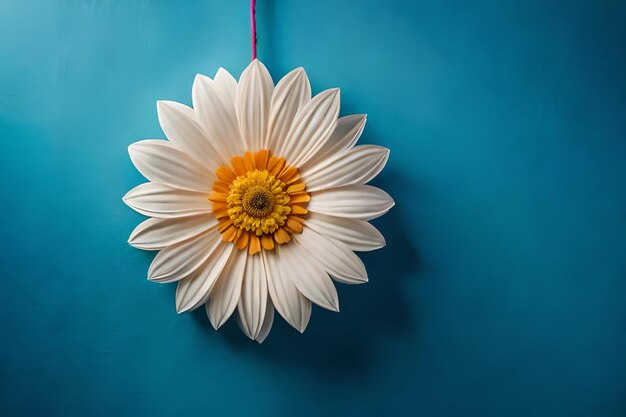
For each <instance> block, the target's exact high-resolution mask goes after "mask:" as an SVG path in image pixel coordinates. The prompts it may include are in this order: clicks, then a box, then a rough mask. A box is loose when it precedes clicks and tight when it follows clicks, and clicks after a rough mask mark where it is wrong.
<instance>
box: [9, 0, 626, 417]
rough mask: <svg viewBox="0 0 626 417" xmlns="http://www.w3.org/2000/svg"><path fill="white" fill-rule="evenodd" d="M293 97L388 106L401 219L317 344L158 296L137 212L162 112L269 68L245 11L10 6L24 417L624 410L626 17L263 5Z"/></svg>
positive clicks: (13, 345) (17, 401)
mask: <svg viewBox="0 0 626 417" xmlns="http://www.w3.org/2000/svg"><path fill="white" fill-rule="evenodd" d="M258 26H259V27H258V30H259V56H260V58H261V59H262V60H263V61H264V62H265V63H266V64H267V66H268V68H269V69H270V71H271V72H272V74H273V75H274V79H275V80H277V79H278V78H279V77H281V76H282V75H284V74H285V73H286V72H287V71H289V70H290V69H292V68H294V67H296V66H303V67H305V68H306V70H307V72H308V74H309V77H310V79H311V82H312V85H313V88H314V90H315V91H321V90H323V89H326V88H330V87H336V86H337V87H341V88H342V113H343V114H350V113H368V114H369V119H368V125H367V128H366V131H365V134H364V136H363V142H365V143H376V144H379V145H383V146H386V147H388V148H390V149H391V159H390V162H389V164H388V166H387V168H386V170H385V171H384V173H383V174H382V175H381V176H380V178H379V179H377V180H376V184H377V185H380V186H382V187H383V188H385V189H387V190H388V191H389V192H390V194H391V195H393V196H394V198H395V200H396V202H397V206H396V207H395V208H394V209H393V210H392V212H391V213H390V214H389V215H388V216H386V217H384V218H382V219H379V220H378V221H376V222H375V224H376V225H377V226H379V227H380V229H381V230H382V231H383V232H384V234H385V235H386V237H387V239H388V246H387V247H386V248H385V249H383V250H381V251H378V252H375V253H368V254H366V255H364V256H363V258H364V260H365V263H366V265H367V267H368V269H369V272H370V279H371V281H370V283H369V284H367V285H363V286H357V287H346V286H341V287H340V297H341V305H342V312H341V313H340V314H334V313H330V312H326V311H322V310H320V309H315V310H314V313H313V317H312V320H311V323H310V325H309V328H308V330H307V331H306V333H305V334H304V335H300V334H298V333H297V332H295V331H294V330H292V329H290V328H289V326H288V325H286V324H285V323H284V322H283V321H282V320H277V321H276V323H275V326H274V330H273V331H272V333H271V334H270V337H269V338H268V340H267V341H266V343H265V344H263V345H261V346H259V345H257V344H256V343H253V342H249V341H248V340H247V339H245V337H244V336H243V335H242V334H241V333H240V332H239V330H238V329H237V328H236V326H235V325H234V323H229V324H228V325H227V326H226V328H224V329H222V330H220V331H219V332H215V331H213V330H212V328H211V327H210V325H209V323H208V320H207V319H206V317H205V316H204V312H203V311H202V310H200V311H196V312H194V313H190V314H184V315H176V313H175V310H174V286H173V285H157V284H154V283H150V282H148V281H147V280H146V279H145V276H146V270H147V268H148V265H149V263H150V260H151V257H152V254H151V253H145V252H142V251H138V250H135V249H133V248H131V247H129V246H128V245H127V243H126V240H127V237H128V235H129V233H130V232H131V230H132V229H133V228H134V226H135V225H136V224H138V223H139V222H140V221H141V216H139V215H137V214H135V213H134V212H132V211H131V210H130V209H128V208H127V207H126V206H124V205H123V204H122V201H121V197H122V195H123V194H124V193H125V192H126V191H128V190H129V189H130V188H132V187H133V186H135V185H136V184H139V183H140V182H142V181H143V180H142V178H141V176H140V175H139V174H138V173H137V171H136V170H135V169H134V168H133V166H132V165H131V163H130V160H129V158H128V155H127V151H126V147H127V146H128V145H129V144H130V143H131V142H134V141H136V140H139V139H143V138H152V137H162V134H161V132H160V129H159V125H158V121H157V117H156V107H155V101H156V100H158V99H172V100H179V101H182V102H185V103H189V102H190V96H191V85H192V81H193V78H194V76H195V74H196V73H197V72H202V73H206V74H208V75H211V76H212V75H213V74H214V73H215V71H216V70H217V68H218V67H219V66H224V67H226V68H227V69H229V70H230V71H231V72H232V73H233V74H236V75H238V74H239V73H240V72H241V70H242V69H243V68H244V67H245V66H246V65H247V63H248V62H249V54H250V45H249V20H248V4H247V1H243V0H240V1H210V0H198V1H185V2H174V1H164V0H163V1H148V0H145V1H139V0H137V1H121V0H120V1H87V0H85V1H79V0H74V1H52V0H51V1H44V0H40V1H32V2H31V1H19V0H8V1H7V0H5V1H3V2H2V6H1V8H0V138H1V145H0V149H1V154H0V207H1V213H2V216H1V217H2V220H1V230H0V232H1V234H0V236H1V239H2V250H1V252H0V274H1V278H0V317H1V320H2V321H1V324H0V338H1V341H0V414H2V415H7V416H8V415H11V416H21V415H24V416H27V415H30V416H42V415H46V416H72V415H102V416H112V415H116V416H122V415H129V416H137V415H151V416H167V415H170V416H173V415H250V416H262V415H278V416H282V415H285V416H287V415H308V414H310V415H342V416H381V415H419V416H474V415H475V416H599V417H601V416H624V415H626V355H625V351H626V350H625V349H626V303H625V302H624V300H625V296H626V245H625V237H626V187H625V178H626V162H625V160H626V82H625V78H624V75H625V74H626V47H625V41H626V5H625V3H624V2H620V1H608V0H604V1H596V0H590V1H508V2H505V1H502V2H498V1H467V2H454V1H438V2H433V1H399V0H385V1H373V0H370V1H358V2H357V1H336V0H318V1H309V2H304V1H297V0H283V1H278V0H277V1H270V0H265V1H262V0H259V3H258Z"/></svg>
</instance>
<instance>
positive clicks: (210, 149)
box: [157, 101, 221, 170]
mask: <svg viewBox="0 0 626 417" xmlns="http://www.w3.org/2000/svg"><path fill="white" fill-rule="evenodd" d="M157 113H158V115H159V123H161V129H163V132H165V136H167V138H168V139H169V141H170V142H172V143H173V144H174V145H176V146H177V147H178V148H179V149H180V150H182V151H183V152H185V153H186V154H188V155H189V156H191V157H192V158H194V159H195V160H196V161H198V162H200V164H202V165H203V166H205V167H208V168H209V169H210V170H215V169H216V168H217V167H218V166H219V165H220V164H221V160H220V158H219V157H218V155H219V154H218V151H217V149H216V147H215V146H214V144H213V143H212V142H211V141H210V140H209V138H208V137H207V134H206V132H205V131H204V130H203V129H202V127H200V125H199V124H198V122H197V121H196V115H195V113H194V111H193V109H191V108H189V107H187V106H185V105H184V104H180V103H177V102H175V101H158V102H157Z"/></svg>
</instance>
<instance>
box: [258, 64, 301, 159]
mask: <svg viewBox="0 0 626 417" xmlns="http://www.w3.org/2000/svg"><path fill="white" fill-rule="evenodd" d="M310 100H311V85H310V83H309V79H308V77H307V76H306V72H305V71H304V69H303V68H296V69H294V70H293V71H291V72H290V73H289V74H287V75H285V76H284V77H283V78H282V79H281V80H280V81H279V82H278V84H276V88H275V89H274V93H273V94H272V104H271V106H270V120H269V129H268V132H267V141H266V142H265V146H264V148H266V149H270V150H272V151H273V152H274V153H275V154H276V155H283V154H284V152H285V147H284V146H283V145H284V144H285V138H286V137H287V132H288V131H289V128H290V127H291V124H292V122H293V119H294V117H295V116H296V114H297V112H298V110H299V109H300V108H301V107H302V106H303V105H304V104H306V103H308V102H309V101H310Z"/></svg>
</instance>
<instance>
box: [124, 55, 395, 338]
mask: <svg viewBox="0 0 626 417" xmlns="http://www.w3.org/2000/svg"><path fill="white" fill-rule="evenodd" d="M192 101H193V108H190V107H187V106H185V105H183V104H180V103H176V102H172V101H159V102H158V103H157V111H158V116H159V122H160V124H161V128H162V129H163V132H164V133H165V135H166V136H167V139H168V141H164V140H143V141H140V142H136V143H134V144H132V145H130V146H129V148H128V150H129V153H130V158H131V160H132V162H133V163H134V165H135V167H137V169H138V170H139V172H141V174H143V176H145V177H146V178H147V179H148V180H149V181H150V182H148V183H145V184H141V185H139V186H137V187H136V188H134V189H133V190H131V191H130V192H128V194H126V195H125V196H124V201H125V202H126V204H127V205H128V206H130V207H131V208H132V209H134V210H136V211H137V212H139V213H141V214H144V215H146V216H149V217H151V218H150V219H148V220H146V221H144V222H143V223H141V224H140V225H139V226H137V228H136V229H135V230H134V231H133V232H132V234H131V235H130V238H129V243H130V244H131V245H132V246H134V247H136V248H139V249H144V250H160V252H159V253H158V254H157V255H156V257H155V258H154V261H153V262H152V265H151V266H150V268H149V271H148V279H150V280H152V281H155V282H159V283H167V282H174V281H177V282H178V287H177V289H176V310H177V311H178V312H179V313H181V312H184V311H188V310H193V309H195V308H198V307H200V306H202V305H206V311H207V314H208V317H209V320H210V321H211V324H212V325H213V327H215V328H216V329H217V328H219V327H220V326H221V325H222V324H224V322H225V321H226V320H228V318H229V317H230V316H231V315H232V314H233V312H234V311H235V309H236V310H237V316H238V323H239V326H240V328H241V329H242V330H243V332H244V333H245V334H246V335H247V336H248V337H249V338H251V339H254V340H257V341H259V342H262V341H263V340H264V339H265V337H266V336H267V334H268V332H269V330H270V328H271V326H272V321H273V317H274V309H276V310H277V311H278V312H279V313H280V315H281V316H282V317H284V319H285V320H286V321H287V322H289V324H291V325H292V326H293V327H295V328H296V329H297V330H299V331H300V332H302V331H304V329H305V328H306V326H307V324H308V322H309V318H310V315H311V303H312V302H313V303H315V304H317V305H319V306H321V307H324V308H327V309H329V310H333V311H338V310H339V302H338V299H337V291H336V289H335V286H334V284H333V281H332V279H331V277H332V278H334V279H335V280H336V281H338V282H342V283H347V284H359V283H363V282H367V279H368V278H367V273H366V271H365V267H364V265H363V263H362V262H361V260H360V259H359V258H358V257H357V256H356V254H355V253H354V252H353V251H369V250H373V249H378V248H380V247H382V246H384V245H385V240H384V238H383V236H382V235H381V234H380V232H379V231H378V230H376V228H374V227H373V226H372V225H370V224H369V223H368V222H367V221H368V220H371V219H374V218H376V217H379V216H381V215H383V214H384V213H386V212H387V211H388V210H389V209H390V208H391V207H392V206H393V204H394V203H393V200H392V199H391V197H389V195H388V194H386V193H385V192H384V191H382V190H380V189H378V188H375V187H372V186H369V185H364V184H365V183H367V182H368V181H370V180H371V179H372V178H373V177H375V176H376V175H377V174H378V173H379V172H380V171H381V170H382V169H383V167H384V166H385V163H386V162H387V157H388V155H389V151H388V150H387V149H385V148H382V147H379V146H372V145H364V146H354V145H355V142H356V141H357V140H358V138H359V136H360V135H361V132H362V130H363V127H364V125H365V116H363V115H352V116H346V117H342V118H339V119H338V115H339V90H338V89H331V90H326V91H324V92H322V93H320V94H318V95H316V96H315V97H313V98H311V87H310V85H309V80H308V78H307V76H306V73H305V72H304V70H303V69H302V68H298V69H295V70H293V71H291V72H290V73H289V74H287V75H286V76H285V77H284V78H283V79H281V80H280V82H279V83H278V84H277V85H276V86H275V87H274V84H273V82H272V78H271V77H270V74H269V73H268V71H267V69H266V68H265V66H264V65H263V64H262V63H261V62H260V61H258V60H254V61H253V62H252V63H251V64H250V65H249V66H248V67H247V68H246V70H245V71H244V72H243V74H242V75H241V78H240V79H239V83H237V81H236V80H235V79H234V78H233V77H232V76H231V75H230V74H229V73H228V72H227V71H225V70H224V69H222V68H220V69H219V71H218V72H217V74H216V76H215V78H214V79H210V78H208V77H205V76H203V75H198V76H196V79H195V82H194V84H193V91H192Z"/></svg>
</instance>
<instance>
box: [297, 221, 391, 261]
mask: <svg viewBox="0 0 626 417" xmlns="http://www.w3.org/2000/svg"><path fill="white" fill-rule="evenodd" d="M306 225H307V226H308V227H310V228H311V229H313V230H315V231H316V232H318V233H319V234H321V235H324V236H327V237H329V238H331V239H335V240H338V241H340V242H343V243H344V244H346V245H347V246H348V247H349V248H350V249H351V250H353V251H361V252H367V251H371V250H375V249H380V248H382V247H384V246H385V238H384V237H383V235H382V234H381V233H380V232H379V231H378V229H376V228H375V227H374V226H372V225H371V224H369V223H368V222H366V221H364V220H357V219H346V218H345V217H335V216H326V215H324V214H319V213H310V214H309V215H308V217H307V219H306Z"/></svg>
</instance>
